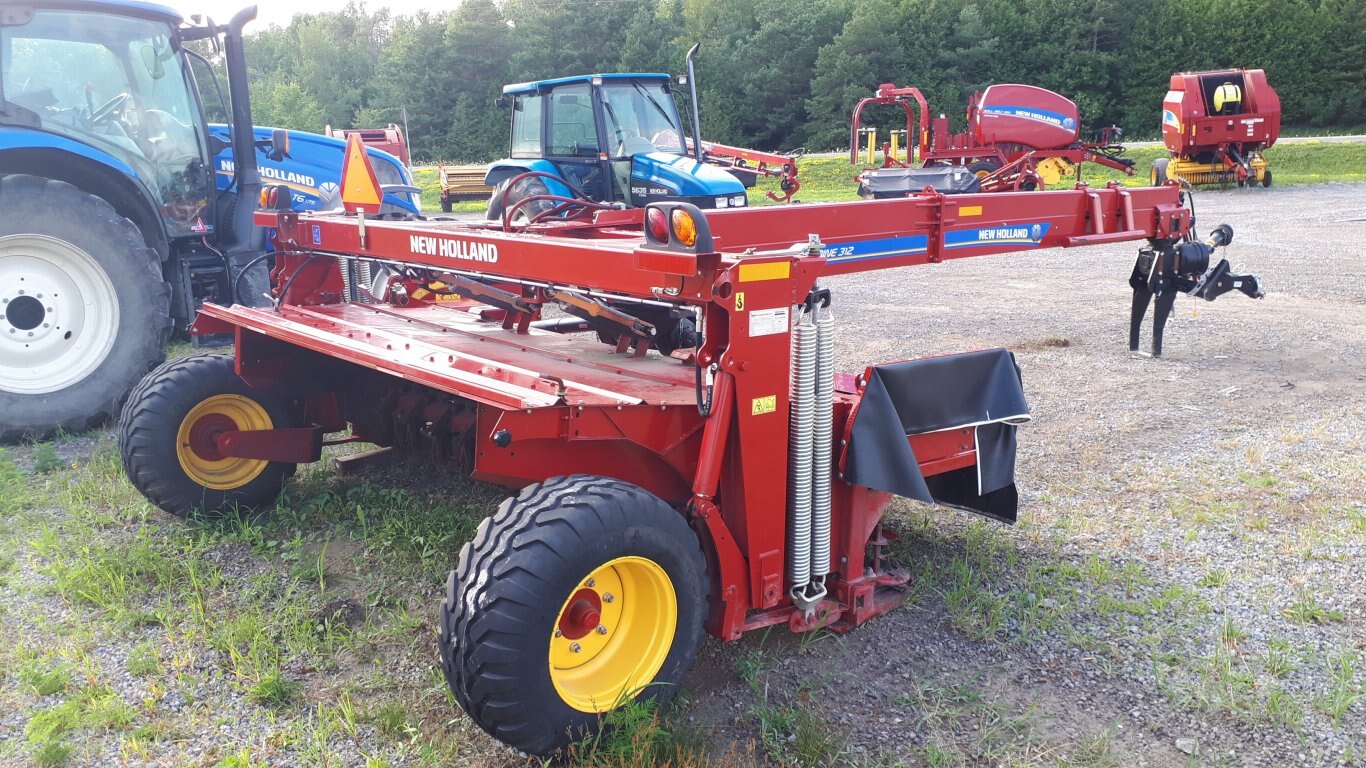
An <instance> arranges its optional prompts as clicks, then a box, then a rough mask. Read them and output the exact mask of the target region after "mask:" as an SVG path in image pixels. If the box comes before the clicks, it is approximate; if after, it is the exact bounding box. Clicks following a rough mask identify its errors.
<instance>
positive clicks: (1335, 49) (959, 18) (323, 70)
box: [247, 0, 1366, 162]
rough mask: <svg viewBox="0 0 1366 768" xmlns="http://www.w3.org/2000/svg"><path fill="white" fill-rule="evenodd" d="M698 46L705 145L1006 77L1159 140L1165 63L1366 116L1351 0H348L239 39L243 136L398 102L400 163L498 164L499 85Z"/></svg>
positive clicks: (766, 140)
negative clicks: (444, 5)
mask: <svg viewBox="0 0 1366 768" xmlns="http://www.w3.org/2000/svg"><path fill="white" fill-rule="evenodd" d="M694 42H701V43H702V49H701V52H700V53H699V55H698V82H699V87H700V91H701V95H700V98H701V105H702V106H701V112H702V132H703V135H704V136H706V137H707V138H708V139H711V140H714V141H720V142H724V143H728V144H738V145H742V146H752V147H757V148H762V149H775V150H793V149H797V148H799V147H805V148H807V149H808V150H810V151H818V150H827V149H835V148H839V147H844V146H847V145H848V121H849V114H850V111H851V109H852V107H853V104H854V102H856V101H857V100H858V99H859V98H861V97H863V96H865V95H871V94H872V92H873V90H874V89H875V88H876V87H877V85H878V84H879V83H883V82H895V83H896V84H898V85H915V86H918V87H920V89H921V90H923V91H924V92H925V94H926V95H927V96H928V98H929V100H930V106H931V108H932V109H933V110H935V111H936V112H943V113H946V114H948V115H949V116H950V117H951V118H956V119H957V120H959V121H961V119H962V116H963V111H964V109H965V107H966V105H967V100H968V97H969V96H970V95H971V94H972V92H973V91H974V90H979V89H981V88H982V87H984V86H986V85H990V84H992V83H1003V82H1019V83H1028V84H1031V85H1038V86H1042V87H1044V88H1049V89H1051V90H1054V91H1058V92H1059V93H1062V94H1063V95H1065V96H1068V97H1069V98H1071V99H1072V100H1073V101H1075V102H1077V104H1078V106H1079V107H1080V109H1081V113H1082V119H1083V121H1084V129H1085V130H1086V131H1087V132H1088V133H1089V132H1091V131H1093V130H1094V129H1097V128H1099V127H1101V126H1104V125H1108V124H1111V123H1114V124H1118V125H1120V126H1122V127H1123V128H1124V129H1125V132H1126V134H1127V135H1129V136H1130V137H1134V138H1139V137H1153V136H1156V134H1157V129H1158V120H1159V115H1160V108H1161V107H1160V105H1161V101H1162V95H1163V93H1165V91H1166V89H1167V81H1168V78H1169V76H1170V75H1171V74H1172V73H1173V72H1178V71H1183V70H1199V69H1214V68H1222V67H1248V68H1257V67H1260V68H1262V69H1265V70H1266V71H1267V76H1268V78H1269V80H1270V82H1271V84H1272V86H1273V87H1274V88H1275V89H1276V90H1277V92H1278V93H1279V94H1280V97H1281V102H1282V106H1283V109H1284V112H1285V117H1284V122H1285V124H1286V125H1287V126H1292V127H1296V128H1301V129H1305V130H1313V131H1340V130H1346V129H1354V128H1358V127H1360V126H1362V125H1366V65H1363V62H1366V0H1128V1H1126V0H743V1H741V0H501V1H500V2H495V1H494V0H463V2H461V3H460V4H459V6H458V7H456V8H455V9H454V10H451V11H446V12H442V13H436V14H426V13H419V14H417V15H416V16H411V17H408V16H393V15H391V14H390V13H389V12H388V11H387V10H378V11H370V10H368V9H367V8H366V7H365V6H364V5H363V4H357V3H352V4H349V5H348V6H346V8H345V9H344V10H341V11H337V12H334V13H325V14H318V15H313V16H296V17H295V18H294V20H293V22H292V23H291V24H290V25H289V26H288V27H278V26H276V27H269V28H267V29H264V30H259V31H257V32H256V33H255V34H253V35H251V36H250V37H249V39H248V51H247V53H248V59H249V61H250V64H251V72H252V84H251V90H252V97H253V110H254V117H255V122H256V123H257V124H258V125H274V126H278V127H286V128H297V129H302V130H310V131H320V130H322V128H323V126H324V125H328V124H330V125H333V126H337V127H342V126H348V127H349V126H357V127H374V126H380V125H384V124H386V123H390V122H398V121H399V116H400V110H402V109H405V108H406V109H407V112H408V116H409V121H408V122H409V127H410V132H411V137H410V140H411V142H412V146H413V153H414V157H415V159H419V160H428V161H430V160H438V159H439V160H448V161H467V162H475V161H485V160H490V159H494V158H496V157H501V156H503V155H504V154H505V153H506V147H505V145H506V142H507V119H508V116H507V114H506V113H505V112H502V111H501V110H498V109H495V108H494V107H493V100H494V98H495V97H496V96H497V95H498V94H499V93H500V92H501V89H502V86H503V85H504V84H505V83H513V82H522V81H527V80H538V79H545V78H551V77H562V76H566V75H572V74H585V73H592V72H613V71H639V72H670V73H674V74H678V73H680V72H681V71H682V70H683V55H684V53H685V52H686V51H687V49H688V47H689V46H690V45H692V43H694Z"/></svg>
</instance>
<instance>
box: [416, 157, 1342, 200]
mask: <svg viewBox="0 0 1366 768" xmlns="http://www.w3.org/2000/svg"><path fill="white" fill-rule="evenodd" d="M1126 156H1127V157H1129V158H1132V159H1133V160H1134V175H1133V176H1126V175H1124V174H1123V173H1121V172H1119V171H1116V170H1112V169H1110V168H1105V167H1103V166H1100V165H1096V164H1094V163H1087V164H1085V166H1084V167H1083V169H1082V179H1083V180H1085V181H1086V182H1087V183H1088V184H1091V185H1093V186H1101V185H1104V184H1105V183H1107V182H1110V181H1118V182H1120V183H1122V184H1124V185H1125V186H1128V187H1145V186H1147V185H1148V169H1150V168H1151V167H1152V164H1153V161H1154V160H1156V159H1157V158H1159V157H1168V156H1169V154H1168V152H1167V150H1166V149H1165V148H1162V147H1132V148H1130V149H1129V151H1128V153H1127V154H1126ZM860 158H861V159H863V158H864V156H863V155H860ZM878 158H879V159H878V162H881V154H880V153H879V154H878ZM1266 159H1267V162H1268V163H1270V165H1271V171H1272V175H1273V176H1274V177H1275V181H1274V183H1275V184H1276V185H1277V186H1281V185H1285V186H1292V185H1297V184H1322V183H1325V182H1333V181H1366V142H1304V143H1298V144H1284V143H1283V144H1278V145H1276V146H1274V147H1272V148H1271V149H1269V150H1267V152H1266ZM797 165H798V167H799V168H800V169H801V175H800V176H799V177H798V178H799V179H800V180H801V183H802V187H801V190H800V191H798V193H797V199H798V200H802V201H805V202H809V203H815V202H837V201H841V200H858V199H859V197H858V184H857V182H855V181H854V177H855V176H856V175H857V174H858V171H859V170H860V169H862V168H866V167H867V164H866V163H860V164H859V165H857V166H855V165H851V164H850V163H849V158H848V156H847V155H843V156H839V157H815V156H810V157H803V158H801V159H800V160H798V162H797ZM413 183H415V184H416V185H417V186H419V187H421V188H422V205H423V209H424V210H425V211H428V212H434V211H439V210H440V200H441V180H440V178H439V176H438V175H437V172H436V169H435V168H422V169H418V170H415V171H413ZM1074 183H1075V180H1074V179H1072V178H1071V177H1068V178H1065V179H1063V180H1062V181H1060V182H1059V183H1058V184H1056V185H1054V187H1053V188H1054V189H1069V188H1071V187H1072V185H1073V184H1074ZM770 190H772V191H774V192H777V191H778V185H777V182H775V181H773V180H771V179H762V178H761V179H760V180H759V182H758V184H756V185H755V186H754V188H753V189H751V190H749V204H750V205H751V206H756V205H772V204H773V203H771V202H770V201H769V200H768V198H767V196H766V194H765V193H767V192H768V191H770ZM487 207H488V201H487V200H470V201H464V202H459V203H456V204H455V206H454V210H456V211H459V212H462V213H483V211H484V210H485V209H486V208H487Z"/></svg>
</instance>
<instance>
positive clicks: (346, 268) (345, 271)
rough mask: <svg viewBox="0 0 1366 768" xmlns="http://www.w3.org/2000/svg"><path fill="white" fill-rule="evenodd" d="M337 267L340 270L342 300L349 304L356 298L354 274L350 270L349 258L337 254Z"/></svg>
mask: <svg viewBox="0 0 1366 768" xmlns="http://www.w3.org/2000/svg"><path fill="white" fill-rule="evenodd" d="M337 269H340V270H341V282H342V301H344V302H346V303H347V304H350V303H351V302H352V301H355V298H356V276H355V273H354V272H352V271H351V260H350V259H348V258H346V257H344V256H338V257H337Z"/></svg>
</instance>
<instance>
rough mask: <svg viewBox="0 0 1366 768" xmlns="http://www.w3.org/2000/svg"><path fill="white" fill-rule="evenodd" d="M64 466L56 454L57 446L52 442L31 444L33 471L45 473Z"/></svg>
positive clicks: (37, 473) (39, 473) (38, 473)
mask: <svg viewBox="0 0 1366 768" xmlns="http://www.w3.org/2000/svg"><path fill="white" fill-rule="evenodd" d="M65 466H66V463H65V462H63V461H62V460H61V458H59V457H58V456H57V448H56V446H54V445H53V444H52V443H39V444H38V445H35V446H33V473H34V474H36V475H46V474H48V473H50V472H56V471H57V470H59V469H62V468H63V467H65Z"/></svg>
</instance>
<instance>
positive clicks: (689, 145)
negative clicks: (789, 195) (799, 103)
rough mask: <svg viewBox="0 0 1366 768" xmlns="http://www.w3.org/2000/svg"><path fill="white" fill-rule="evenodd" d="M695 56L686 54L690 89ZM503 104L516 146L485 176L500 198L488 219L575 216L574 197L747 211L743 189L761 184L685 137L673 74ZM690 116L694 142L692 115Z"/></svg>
mask: <svg viewBox="0 0 1366 768" xmlns="http://www.w3.org/2000/svg"><path fill="white" fill-rule="evenodd" d="M695 52H696V47H694V49H693V51H692V52H690V53H689V54H688V68H689V72H690V76H689V78H688V82H689V83H692V82H693V78H692V77H691V70H692V56H693V54H694V53H695ZM692 103H693V105H694V107H695V106H696V104H697V99H696V93H695V92H694V94H693V98H692ZM498 106H499V107H502V108H505V109H507V108H510V109H511V110H512V140H511V152H510V157H509V158H508V159H506V160H499V161H497V162H495V163H493V164H492V165H490V166H489V169H488V173H487V175H486V176H485V180H484V183H485V184H487V185H488V186H490V187H493V190H494V191H493V196H492V198H491V199H490V200H489V208H488V218H490V219H500V218H504V217H505V216H506V217H507V218H509V219H511V220H517V219H522V220H526V221H535V220H537V219H538V218H543V217H545V216H549V215H558V214H559V213H560V212H563V211H564V210H565V209H566V208H572V206H568V205H567V204H564V203H563V201H564V200H567V199H575V200H581V201H589V202H592V203H596V204H599V205H603V204H605V205H624V206H627V207H632V208H637V207H643V206H644V205H646V204H647V203H651V202H656V201H660V200H675V201H678V200H681V201H684V202H688V203H692V204H694V205H696V206H698V207H699V208H738V207H743V206H745V205H747V204H748V198H747V197H746V194H745V188H746V187H752V186H754V180H755V171H754V170H750V171H748V172H743V171H739V172H733V171H731V170H727V169H726V168H723V167H719V166H718V165H717V164H716V163H717V158H716V157H715V156H714V154H715V153H714V152H713V149H714V148H715V147H719V145H709V144H706V143H704V142H700V141H693V140H689V139H688V138H687V136H686V134H685V132H684V130H683V124H682V121H681V120H680V119H679V114H678V107H677V105H676V104H675V102H674V97H673V80H672V78H670V77H669V76H668V75H665V74H602V75H580V76H577V77H562V78H557V79H554V80H541V81H537V82H531V83H518V84H516V85H509V86H506V87H504V88H503V96H502V97H501V98H500V99H498ZM692 114H693V131H692V135H693V136H694V137H697V136H698V133H699V132H698V126H697V110H696V109H695V108H694V109H693V110H692ZM725 149H731V148H725ZM732 167H733V166H732Z"/></svg>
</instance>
